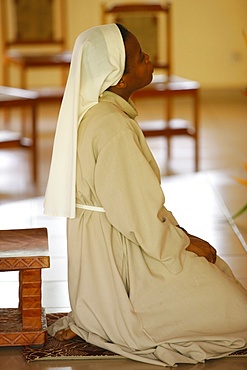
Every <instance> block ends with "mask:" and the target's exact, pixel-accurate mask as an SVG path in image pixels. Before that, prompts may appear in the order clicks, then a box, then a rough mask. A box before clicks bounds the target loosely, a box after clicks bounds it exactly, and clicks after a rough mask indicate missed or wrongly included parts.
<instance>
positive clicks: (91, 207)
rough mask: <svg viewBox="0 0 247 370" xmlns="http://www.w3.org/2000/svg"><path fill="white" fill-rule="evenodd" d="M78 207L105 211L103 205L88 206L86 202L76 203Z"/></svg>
mask: <svg viewBox="0 0 247 370" xmlns="http://www.w3.org/2000/svg"><path fill="white" fill-rule="evenodd" d="M75 206H76V208H81V209H86V210H88V211H94V212H105V210H104V208H103V207H95V206H88V205H86V204H78V203H77V204H76V205H75Z"/></svg>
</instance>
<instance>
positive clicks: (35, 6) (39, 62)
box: [0, 0, 71, 89]
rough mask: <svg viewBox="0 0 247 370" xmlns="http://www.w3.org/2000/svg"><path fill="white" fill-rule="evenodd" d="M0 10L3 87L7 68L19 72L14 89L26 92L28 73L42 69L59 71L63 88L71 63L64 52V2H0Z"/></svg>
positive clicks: (5, 0) (43, 0)
mask: <svg viewBox="0 0 247 370" xmlns="http://www.w3.org/2000/svg"><path fill="white" fill-rule="evenodd" d="M0 10H1V34H2V40H1V45H2V50H1V51H2V55H3V85H5V86H11V83H10V75H9V74H10V73H9V72H10V71H9V69H10V66H11V65H15V66H17V67H19V70H20V84H19V85H18V86H16V85H15V87H21V88H23V89H27V88H28V81H27V73H28V70H30V69H38V68H44V67H45V68H48V67H49V68H60V70H61V71H62V85H64V84H65V80H66V75H67V69H68V66H69V64H70V60H71V52H68V51H66V9H65V0H39V1H37V0H1V1H0ZM46 86H49V82H48V81H47V85H46Z"/></svg>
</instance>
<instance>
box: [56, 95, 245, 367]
mask: <svg viewBox="0 0 247 370" xmlns="http://www.w3.org/2000/svg"><path fill="white" fill-rule="evenodd" d="M136 115H137V112H136V110H135V108H134V106H133V105H132V104H131V103H128V102H126V101H125V100H124V99H122V98H121V97H119V96H117V95H115V94H113V93H111V92H105V93H104V94H103V96H102V97H101V98H100V102H99V104H97V105H95V106H94V107H93V108H91V109H90V110H89V111H88V112H87V114H86V115H85V117H84V119H83V122H82V123H81V125H80V128H79V133H78V151H77V189H76V196H77V199H76V202H77V203H79V204H87V205H92V206H100V207H103V208H104V209H105V213H103V212H96V211H90V210H83V209H77V214H76V218H75V219H69V220H68V263H69V276H68V282H69V294H70V302H71V307H72V312H71V313H70V314H69V315H68V316H67V317H66V318H63V319H61V320H60V321H58V322H57V323H56V324H54V325H53V326H52V327H50V328H49V332H50V334H51V335H54V334H55V332H56V331H57V330H60V329H61V328H64V327H67V326H70V328H71V329H72V330H73V331H74V332H75V333H77V334H78V335H79V336H81V337H82V338H83V339H85V340H86V341H88V342H90V343H92V344H95V345H98V346H100V347H103V348H106V349H109V350H111V351H113V352H115V353H118V354H120V355H123V356H125V357H128V358H131V359H134V360H137V361H143V362H148V363H151V364H157V365H163V366H172V365H174V364H176V363H192V364H193V363H197V362H202V361H204V360H206V359H211V358H218V357H223V356H226V355H227V354H229V353H231V352H233V351H235V350H238V349H241V348H244V347H246V346H247V292H246V291H245V289H244V288H243V287H242V286H241V284H240V283H238V282H237V281H236V279H235V278H234V276H233V275H232V273H231V271H230V269H229V267H228V266H227V265H226V263H225V262H224V261H222V260H221V259H220V258H219V257H218V258H217V261H216V264H215V265H214V264H212V263H209V262H208V261H207V260H206V259H205V258H203V257H198V256H197V255H196V254H194V253H192V252H188V251H186V250H185V249H186V247H187V246H188V244H189V238H188V237H187V235H186V234H185V233H184V232H183V231H182V230H181V229H179V228H178V227H177V226H176V225H177V221H176V219H175V218H174V217H173V215H172V213H171V212H169V211H168V210H167V209H166V208H165V207H164V200H165V199H164V194H163V192H162V189H161V187H160V174H159V169H158V167H157V164H156V162H155V160H154V158H153V155H152V154H151V152H150V150H149V147H148V145H147V143H146V140H145V138H144V136H143V134H142V132H141V129H140V128H139V126H138V124H137V122H136V121H135V117H136ZM198 217H200V215H198Z"/></svg>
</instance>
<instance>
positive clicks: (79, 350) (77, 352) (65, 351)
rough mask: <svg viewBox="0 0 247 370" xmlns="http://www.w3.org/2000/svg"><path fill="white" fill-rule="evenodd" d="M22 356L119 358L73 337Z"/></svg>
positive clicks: (26, 349)
mask: <svg viewBox="0 0 247 370" xmlns="http://www.w3.org/2000/svg"><path fill="white" fill-rule="evenodd" d="M64 315H66V313H55V314H47V315H46V318H47V325H48V326H49V325H51V324H52V323H54V322H55V321H56V320H57V319H59V318H60V317H62V316H64ZM22 354H23V356H24V358H25V360H26V361H27V362H30V361H36V360H59V359H60V360H64V359H71V360H73V359H80V360H82V359H87V360H88V359H99V358H100V359H110V358H115V359H118V358H119V359H120V358H122V357H121V356H119V355H117V354H115V353H112V352H110V351H107V350H105V349H102V348H99V347H96V346H94V345H93V344H90V343H87V342H85V341H84V340H83V339H81V338H79V337H75V338H73V339H71V340H68V341H66V342H59V341H58V340H56V339H54V338H53V337H51V336H48V338H47V342H46V343H45V345H44V346H43V347H42V348H33V347H29V346H25V347H22ZM229 357H247V348H246V349H244V350H240V351H237V352H234V353H232V354H231V355H229Z"/></svg>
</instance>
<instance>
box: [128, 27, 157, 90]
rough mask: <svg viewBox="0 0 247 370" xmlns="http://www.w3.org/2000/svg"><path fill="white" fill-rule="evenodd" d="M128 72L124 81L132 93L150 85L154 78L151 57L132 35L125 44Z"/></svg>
mask: <svg viewBox="0 0 247 370" xmlns="http://www.w3.org/2000/svg"><path fill="white" fill-rule="evenodd" d="M125 48H126V54H127V72H126V73H125V74H124V76H123V79H124V81H125V82H126V83H127V88H128V90H129V92H130V93H132V92H134V91H136V90H139V89H141V88H142V87H144V86H146V85H148V84H149V83H150V82H151V81H152V78H153V65H152V63H151V62H150V59H149V55H148V54H146V53H144V52H143V51H142V49H141V47H140V44H139V42H138V40H137V39H136V37H135V36H134V35H133V34H132V33H130V35H129V37H128V38H127V40H126V42H125Z"/></svg>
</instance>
